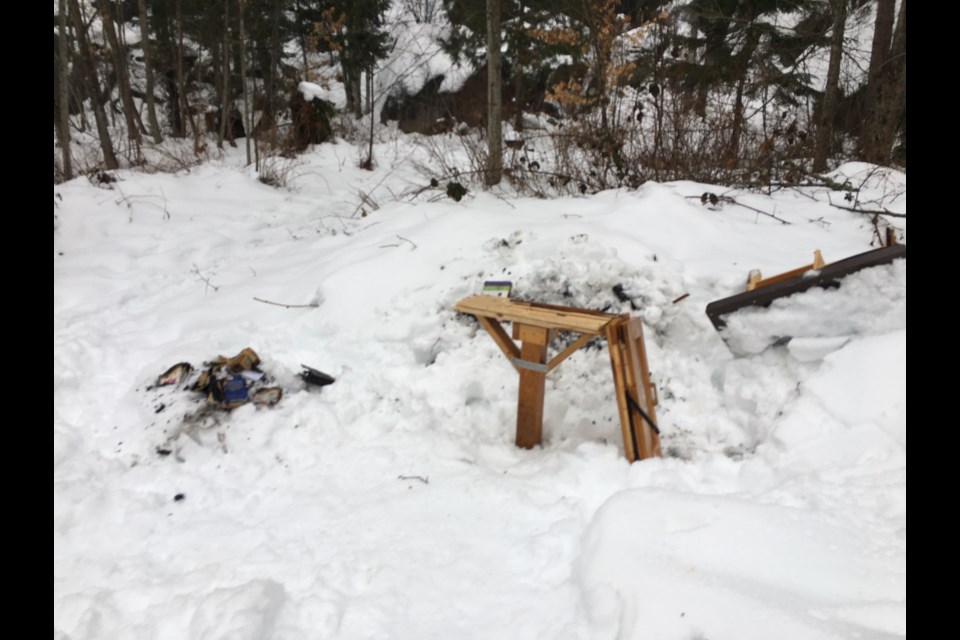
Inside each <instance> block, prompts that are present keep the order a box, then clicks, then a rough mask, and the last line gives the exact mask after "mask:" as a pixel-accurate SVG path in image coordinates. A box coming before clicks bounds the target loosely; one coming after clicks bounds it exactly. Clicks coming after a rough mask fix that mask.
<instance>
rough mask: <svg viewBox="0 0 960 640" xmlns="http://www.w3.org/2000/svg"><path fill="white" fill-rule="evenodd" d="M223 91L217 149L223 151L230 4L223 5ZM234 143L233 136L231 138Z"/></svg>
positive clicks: (227, 104) (227, 112) (227, 103)
mask: <svg viewBox="0 0 960 640" xmlns="http://www.w3.org/2000/svg"><path fill="white" fill-rule="evenodd" d="M222 69H223V90H222V91H221V92H220V131H219V133H218V134H217V148H219V149H223V140H224V138H226V136H227V122H228V121H229V120H230V111H231V110H230V104H231V100H230V2H229V1H228V2H225V3H224V4H223V66H222ZM230 142H231V143H232V142H233V135H231V136H230Z"/></svg>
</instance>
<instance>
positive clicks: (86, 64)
mask: <svg viewBox="0 0 960 640" xmlns="http://www.w3.org/2000/svg"><path fill="white" fill-rule="evenodd" d="M70 16H71V18H72V21H73V26H74V29H75V30H76V32H77V33H76V38H77V49H78V51H77V62H78V63H79V64H80V66H81V67H82V68H81V70H80V75H81V76H83V83H84V87H85V88H86V93H87V97H89V98H90V106H91V108H92V109H93V118H94V120H95V121H96V123H97V137H98V138H99V139H100V148H101V149H102V150H103V165H104V166H105V167H106V168H107V169H118V168H119V167H120V165H119V163H117V156H116V154H114V152H113V141H112V140H111V139H110V128H109V126H108V125H107V114H106V111H104V109H103V99H102V96H101V93H102V92H101V89H100V78H99V77H98V75H97V65H96V62H95V61H94V59H93V50H92V48H91V46H90V41H89V40H88V38H87V25H86V22H85V21H84V19H83V13H81V11H80V4H79V2H78V1H77V0H70Z"/></svg>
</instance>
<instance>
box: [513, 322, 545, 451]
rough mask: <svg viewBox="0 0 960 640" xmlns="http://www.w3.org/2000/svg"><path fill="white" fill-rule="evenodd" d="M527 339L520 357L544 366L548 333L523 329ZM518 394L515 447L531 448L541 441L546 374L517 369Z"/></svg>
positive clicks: (543, 330)
mask: <svg viewBox="0 0 960 640" xmlns="http://www.w3.org/2000/svg"><path fill="white" fill-rule="evenodd" d="M521 334H522V335H525V336H526V337H527V338H528V339H527V340H524V342H523V345H522V346H521V347H520V358H521V359H522V360H524V361H526V362H530V363H534V364H546V362H547V340H548V339H549V330H547V329H542V328H533V327H525V328H524V329H523V330H522V331H521ZM518 370H519V371H520V391H519V394H518V399H517V440H516V442H517V446H518V447H523V448H524V449H530V448H532V447H535V446H537V445H538V444H540V441H541V439H542V438H543V397H544V391H545V388H546V380H547V372H546V368H544V370H543V371H534V370H531V369H528V368H524V367H520V368H518Z"/></svg>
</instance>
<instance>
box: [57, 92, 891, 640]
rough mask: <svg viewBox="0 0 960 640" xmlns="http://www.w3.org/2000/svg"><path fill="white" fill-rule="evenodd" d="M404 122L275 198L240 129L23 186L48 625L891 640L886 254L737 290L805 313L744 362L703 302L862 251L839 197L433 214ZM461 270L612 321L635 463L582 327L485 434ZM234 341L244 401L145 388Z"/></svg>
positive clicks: (193, 634) (539, 204)
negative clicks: (44, 347) (570, 347)
mask: <svg viewBox="0 0 960 640" xmlns="http://www.w3.org/2000/svg"><path fill="white" fill-rule="evenodd" d="M301 90H304V89H301ZM307 91H313V89H312V88H309V87H308V88H307ZM417 139H418V138H417V137H415V136H411V137H405V136H396V137H395V138H394V139H390V140H384V141H382V142H380V143H378V144H377V146H376V147H375V156H376V158H377V160H378V162H377V168H376V170H375V171H373V172H367V171H362V170H360V169H357V168H355V167H356V166H357V165H358V160H359V158H360V157H361V155H363V153H364V152H363V151H362V150H359V149H357V148H355V147H353V146H351V145H349V144H347V143H344V142H339V143H337V144H328V145H321V146H318V147H316V148H315V149H314V150H313V151H312V152H310V153H309V154H307V155H305V156H303V157H301V158H299V159H298V160H296V161H295V162H296V164H294V165H291V166H292V170H291V172H290V179H289V184H288V186H287V187H286V188H282V189H276V188H273V187H270V186H267V185H265V184H262V183H261V182H259V181H258V180H257V175H256V172H255V171H254V170H253V169H252V168H249V167H243V166H242V151H241V150H240V149H237V150H228V151H227V155H226V156H225V157H224V158H223V159H221V160H216V161H211V162H209V163H207V164H204V165H201V166H199V167H194V168H192V169H191V170H190V171H187V172H181V173H179V174H154V175H146V174H138V173H133V172H120V173H119V174H118V176H119V178H120V181H119V182H118V183H116V185H114V188H112V189H107V188H102V187H96V186H94V185H92V184H91V183H90V182H88V181H87V179H86V178H78V179H76V180H73V181H71V182H69V183H66V184H62V185H58V186H57V187H55V192H56V193H58V194H60V195H61V196H62V201H60V202H59V203H58V205H56V208H55V215H56V216H57V229H56V230H55V234H54V635H55V637H57V638H71V639H72V640H80V639H86V638H90V639H93V638H125V637H138V638H141V637H142V638H152V639H157V640H162V639H166V638H171V639H173V638H177V639H179V638H191V639H193V638H195V639H206V638H289V639H300V638H344V639H347V638H411V639H412V638H418V639H420V638H450V637H459V638H518V639H520V638H523V639H526V638H534V637H541V638H575V639H594V638H597V639H603V638H640V637H655V638H677V639H682V640H691V639H694V638H710V639H711V640H715V639H722V638H768V637H770V635H771V633H774V634H775V635H776V636H777V637H783V638H849V637H900V636H904V635H905V633H906V395H905V388H906V265H905V261H900V262H898V263H895V264H894V265H890V266H887V267H880V268H876V269H872V270H869V271H864V272H861V273H859V274H856V275H855V276H852V277H851V278H849V279H848V281H846V282H845V283H844V285H843V286H842V287H841V288H840V289H838V290H836V291H821V290H811V291H809V292H807V293H805V294H803V295H802V296H796V297H795V298H796V299H791V300H790V301H789V303H787V302H784V303H783V309H780V308H779V307H773V308H771V310H770V312H769V313H768V314H766V315H763V314H759V315H760V316H761V317H758V318H757V319H756V320H757V321H759V322H761V323H762V322H765V321H767V320H769V319H770V318H773V317H775V316H777V314H779V315H780V316H781V317H782V318H783V319H784V320H783V323H782V324H781V326H780V327H778V328H776V331H777V333H778V335H779V332H781V331H783V330H784V329H783V328H782V327H783V326H786V327H787V329H788V330H790V331H792V332H795V331H796V329H797V328H798V327H802V326H805V323H804V322H802V321H803V320H804V319H806V320H809V321H810V322H813V321H814V320H817V321H818V322H819V323H820V324H819V325H817V326H815V327H811V328H810V329H809V330H808V332H807V333H806V334H801V335H798V337H797V338H796V339H795V340H794V341H793V342H791V343H789V344H787V345H785V346H772V347H768V348H766V349H764V350H762V351H760V352H759V353H755V354H752V355H748V356H746V357H741V358H735V357H734V356H733V355H732V354H731V352H730V350H729V349H728V348H727V347H726V345H725V344H724V342H723V340H722V339H721V337H720V336H719V335H718V334H717V333H716V332H714V330H713V328H712V326H711V325H710V323H709V321H708V319H707V317H706V315H705V313H704V307H705V306H706V304H707V303H708V302H710V301H711V300H714V299H717V298H721V297H726V296H728V295H732V294H733V293H736V292H738V291H740V290H742V288H743V286H744V282H745V278H746V275H747V273H748V272H749V270H750V269H753V268H761V269H762V270H763V271H764V273H769V274H774V273H777V272H779V271H784V270H787V269H791V268H795V267H797V266H799V265H802V264H804V263H808V262H809V260H810V257H811V255H812V252H813V250H814V249H817V248H819V249H821V250H822V252H823V255H824V257H825V259H826V260H827V261H828V262H829V261H832V260H839V259H841V258H844V257H848V256H850V255H853V254H856V253H860V252H863V251H866V250H869V249H870V248H871V247H870V241H871V238H872V231H873V230H872V226H871V224H870V220H869V218H867V217H865V216H860V215H857V214H854V213H851V212H848V211H844V210H841V209H838V208H836V207H831V206H830V204H829V201H828V193H827V192H826V191H824V190H816V189H805V190H802V191H801V190H781V191H779V192H776V193H774V194H772V195H764V194H760V193H756V192H748V191H731V190H726V189H725V188H722V187H717V186H713V185H704V184H697V183H690V182H677V183H666V184H656V183H647V184H646V185H644V186H643V187H642V188H640V189H638V190H637V191H633V192H630V191H609V192H604V193H600V194H597V195H595V196H589V197H561V198H557V199H553V200H541V199H533V198H518V199H517V198H510V197H507V196H506V195H505V194H502V193H501V194H498V193H495V192H494V193H475V192H473V191H471V192H470V193H469V194H468V195H467V197H466V198H464V200H463V201H461V202H459V203H455V202H453V201H451V200H449V199H446V198H442V197H441V196H440V193H441V192H442V189H443V187H442V186H441V187H440V188H439V189H434V190H429V189H428V190H427V191H425V192H423V193H421V194H420V195H419V196H415V195H414V194H415V193H416V191H417V190H419V189H420V187H422V186H423V185H425V184H427V183H428V182H429V176H425V175H421V174H420V173H418V171H417V170H416V166H417V165H418V164H420V163H425V162H426V161H427V159H428V158H427V155H428V154H426V152H425V151H424V150H423V149H422V148H420V147H417V146H415V144H414V141H415V140H417ZM450 144H459V143H458V142H457V141H456V140H453V139H451V142H450ZM240 146H241V147H242V145H240ZM864 168H866V167H846V168H841V170H842V171H847V173H846V174H844V175H854V174H856V175H861V174H859V173H857V172H858V171H861V170H862V169H864ZM877 175H878V174H877V173H876V172H874V173H873V176H874V177H875V176H877ZM887 179H888V182H889V181H895V182H896V184H897V185H899V186H898V187H897V188H898V189H900V190H902V192H903V194H902V195H901V196H900V197H901V200H902V201H898V202H900V204H901V205H902V206H903V209H902V210H904V211H905V184H906V183H905V176H903V175H902V174H896V173H890V174H888V175H887ZM865 184H866V183H865ZM883 185H884V183H882V182H876V184H874V183H869V184H867V185H866V186H867V187H869V188H874V189H876V191H877V192H876V193H875V194H874V195H872V196H870V197H871V198H882V197H883V193H882V191H883V189H884V186H883ZM704 191H711V192H715V193H718V194H719V193H724V194H725V195H727V196H730V197H733V198H734V199H735V200H736V201H738V202H741V203H743V204H748V205H750V206H752V207H755V208H758V209H762V210H764V211H769V212H775V213H776V215H777V216H778V217H781V218H783V219H785V220H788V221H789V222H790V223H791V224H789V225H783V224H780V223H779V222H777V221H775V220H773V219H770V218H768V217H765V216H762V215H759V214H757V213H756V212H755V211H751V210H750V209H747V208H744V207H739V206H737V205H734V204H730V203H725V204H722V206H720V207H719V208H709V207H704V206H702V205H701V204H700V201H699V196H700V194H702V193H703V192H704ZM361 194H363V195H364V196H365V199H366V203H365V204H364V202H363V199H362V198H361V197H360V196H361ZM688 196H693V197H688ZM830 198H833V199H834V202H837V200H836V198H837V194H836V193H833V194H830ZM371 203H373V205H375V206H373V205H371ZM891 206H894V205H891ZM361 210H362V211H363V212H361ZM891 210H894V209H891ZM896 210H900V209H896ZM891 222H893V223H895V224H898V226H902V224H901V223H902V222H903V221H902V220H900V219H892V220H891ZM488 279H508V280H511V281H513V283H514V296H515V297H524V298H527V299H535V300H539V301H543V302H551V303H559V304H572V305H581V306H587V307H591V308H598V309H602V308H607V309H608V310H610V311H614V312H633V313H636V314H638V315H640V316H641V317H642V318H643V319H644V322H645V324H646V325H647V326H646V336H647V350H648V359H649V362H650V367H651V370H652V375H653V379H654V381H655V383H656V384H657V386H658V390H659V398H660V403H661V404H660V406H659V407H658V417H659V421H660V425H661V427H662V429H663V446H664V450H665V452H666V453H667V455H666V457H664V458H662V459H655V460H647V461H643V462H639V463H635V464H633V465H630V464H628V463H627V462H626V460H625V459H624V458H623V452H622V443H621V442H620V431H619V424H618V418H617V412H616V405H615V402H614V397H613V388H612V387H613V385H612V383H611V382H612V380H611V373H610V364H609V358H608V356H607V353H606V349H605V347H604V346H602V345H598V346H596V347H594V346H591V347H587V348H585V349H582V350H581V351H579V352H577V353H576V354H575V355H573V356H572V357H571V358H569V359H568V360H567V361H565V362H564V363H563V364H562V365H561V366H560V367H559V368H558V369H557V370H556V371H554V372H552V373H551V374H550V376H548V379H547V391H546V405H545V416H546V417H545V425H544V442H543V445H542V446H541V447H537V448H535V449H533V450H529V451H528V450H522V449H518V448H516V447H515V446H514V445H513V438H514V428H515V418H516V393H517V376H516V374H515V373H514V371H513V370H512V368H511V367H510V366H509V365H508V364H507V363H506V361H505V359H504V358H503V356H502V354H501V353H500V352H499V350H498V349H497V347H496V346H495V345H494V343H493V341H492V340H491V339H490V337H489V336H488V335H486V334H485V332H484V331H483V330H482V329H479V328H478V326H477V325H476V324H475V323H474V322H473V321H472V320H471V319H470V318H468V317H463V316H458V315H457V314H456V313H454V312H453V311H452V310H451V307H452V305H453V303H455V302H456V301H457V300H459V299H460V298H462V297H464V296H467V295H471V294H474V293H476V292H478V291H479V290H480V289H481V287H482V284H483V282H484V280H488ZM615 285H622V289H623V291H624V292H625V293H626V294H627V295H628V296H629V297H630V298H631V299H632V303H633V304H632V305H631V302H630V301H622V300H620V299H619V298H618V297H617V296H616V295H615V294H614V292H613V287H614V286H615ZM683 294H689V295H688V297H686V298H684V299H682V300H681V299H680V298H681V296H682V295H683ZM254 297H258V298H261V299H265V300H270V301H274V302H280V303H284V304H289V305H316V306H306V307H301V308H292V309H285V308H282V307H277V306H273V305H268V304H263V303H260V302H257V301H255V300H253V298H254ZM632 306H636V307H637V309H636V310H633V309H632ZM747 326H750V325H747ZM754 326H756V325H754ZM247 346H250V347H252V348H254V349H255V350H256V351H257V353H258V354H259V355H260V357H261V358H262V360H263V364H262V367H263V369H264V370H265V371H266V372H267V373H268V375H269V376H270V377H271V378H272V379H273V381H274V383H275V384H277V385H279V386H282V387H283V388H284V397H283V399H282V400H281V401H280V403H279V404H278V405H277V406H275V407H273V408H255V407H253V406H244V407H241V408H239V409H236V410H234V411H233V412H231V413H229V414H226V413H222V414H221V413H216V412H213V413H211V414H209V415H205V416H200V417H194V418H191V416H192V415H193V414H194V413H195V412H196V411H197V410H198V408H199V406H200V405H199V404H198V403H197V402H196V401H195V399H194V398H192V396H191V394H189V393H187V392H183V391H181V390H179V389H172V388H164V389H148V387H149V386H150V385H151V383H152V382H153V381H154V380H155V378H156V377H157V376H158V375H159V374H160V373H162V372H163V371H164V370H166V369H167V368H168V367H169V366H171V365H173V364H175V363H177V362H180V361H188V362H191V363H193V364H194V365H195V366H196V365H199V364H200V363H201V362H202V361H204V360H208V359H210V358H213V357H215V356H217V355H220V354H222V355H227V356H232V355H234V354H236V353H237V352H239V351H240V350H241V349H242V348H243V347H247ZM301 364H307V365H310V366H313V367H315V368H318V369H320V370H322V371H325V372H327V373H329V374H331V375H333V376H335V377H336V378H337V381H336V383H334V384H333V385H331V386H328V387H324V388H323V389H322V390H320V389H316V388H314V389H308V388H305V386H304V384H303V383H302V382H301V381H300V380H299V378H298V377H297V375H296V374H297V373H298V372H299V369H300V365H301ZM161 404H162V405H163V409H162V410H160V411H158V407H159V406H160V405H161ZM158 448H166V449H168V450H169V451H170V452H171V453H170V455H159V454H158V453H157V449H158ZM177 494H183V499H182V500H174V496H176V495H177Z"/></svg>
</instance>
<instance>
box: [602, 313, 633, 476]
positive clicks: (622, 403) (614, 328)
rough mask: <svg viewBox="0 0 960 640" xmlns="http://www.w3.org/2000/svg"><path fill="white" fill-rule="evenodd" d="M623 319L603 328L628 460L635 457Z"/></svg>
mask: <svg viewBox="0 0 960 640" xmlns="http://www.w3.org/2000/svg"><path fill="white" fill-rule="evenodd" d="M622 326H623V320H617V321H614V322H611V323H610V324H608V325H607V327H606V328H605V329H604V333H605V334H606V336H607V349H608V350H609V351H610V367H611V368H612V369H613V395H614V397H615V398H616V401H617V413H619V415H620V432H621V434H622V435H623V453H624V455H626V457H627V461H628V462H634V461H635V460H636V459H637V452H636V448H635V447H634V443H633V437H634V434H633V431H632V430H631V429H630V407H629V406H628V405H627V380H626V369H625V367H624V361H623V340H622V337H621V331H620V330H621V328H622Z"/></svg>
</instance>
